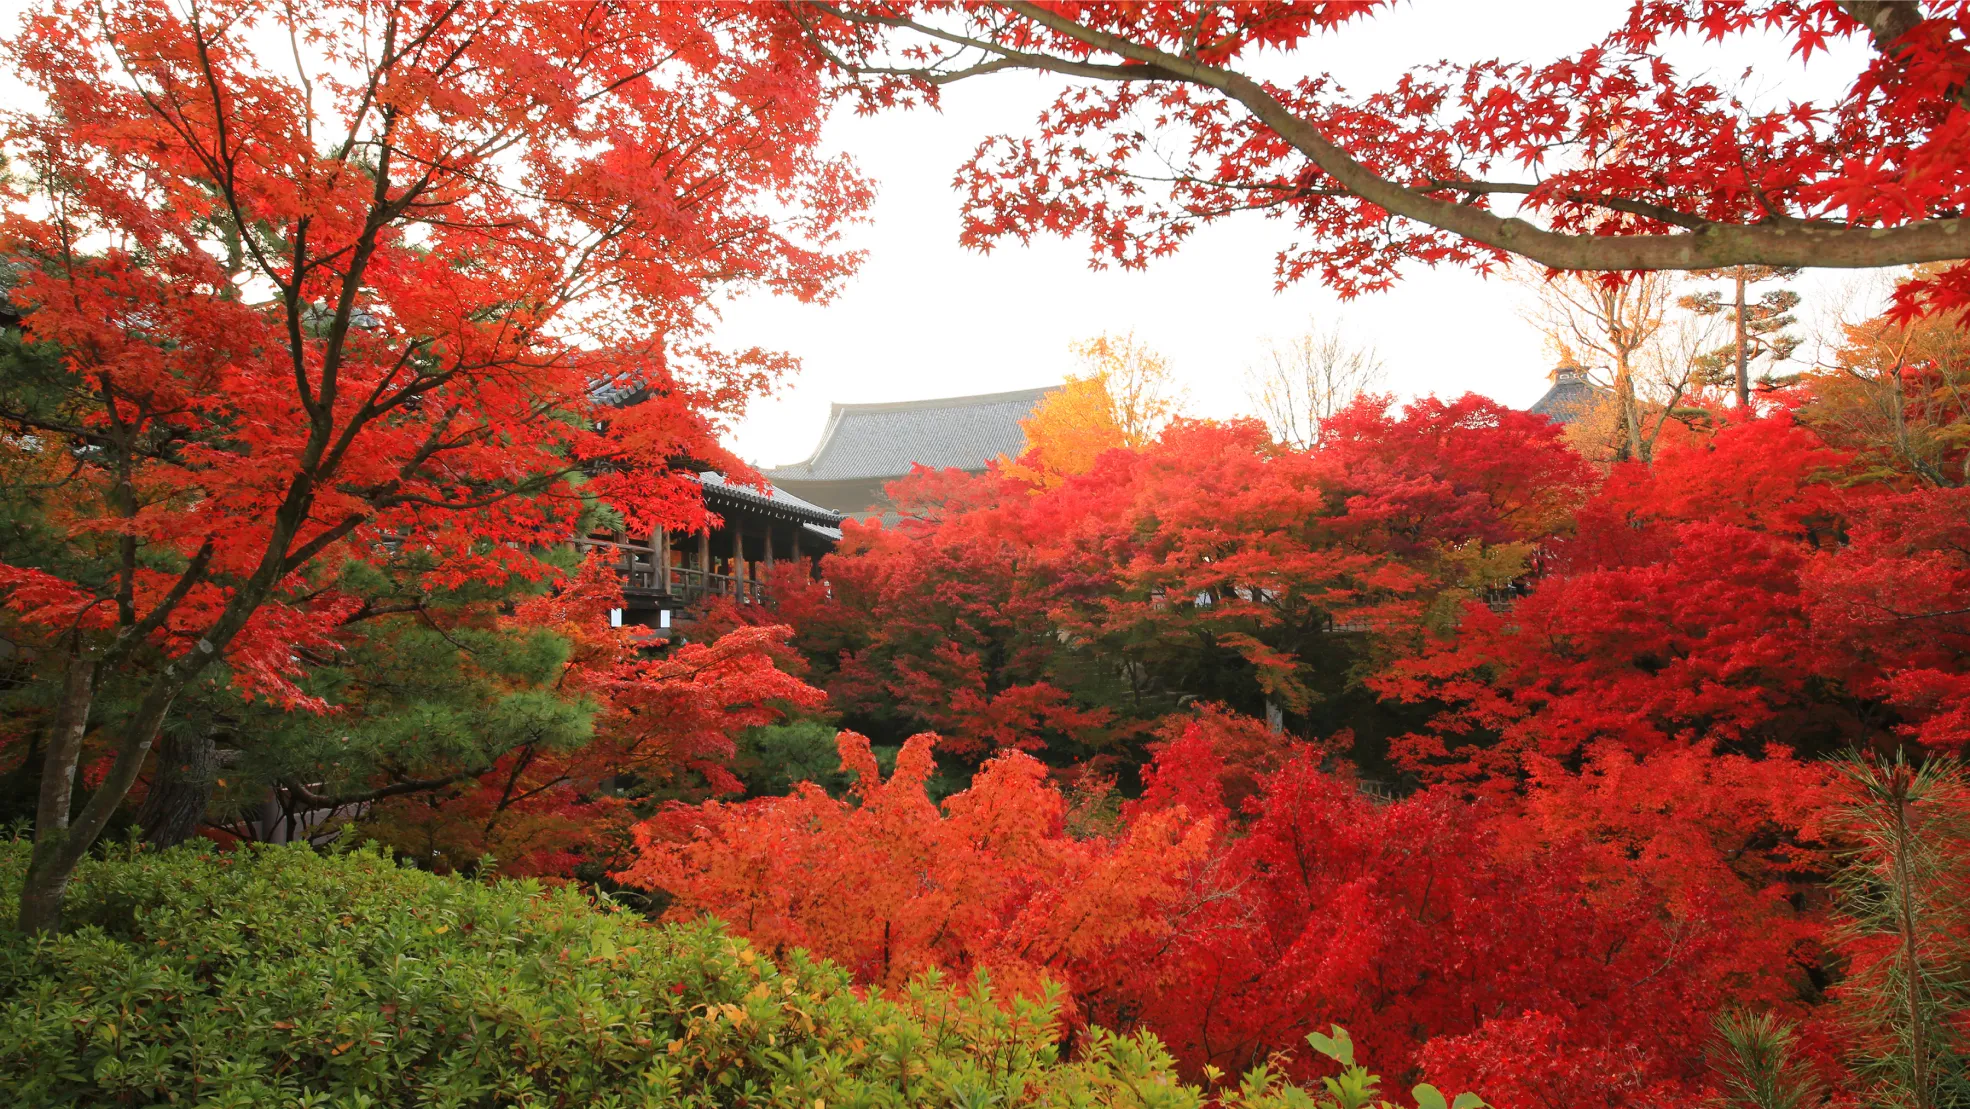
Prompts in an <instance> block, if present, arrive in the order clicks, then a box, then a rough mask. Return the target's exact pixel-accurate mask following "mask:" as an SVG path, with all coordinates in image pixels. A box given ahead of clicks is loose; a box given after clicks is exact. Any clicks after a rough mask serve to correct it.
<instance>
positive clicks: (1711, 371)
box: [1676, 266, 1799, 408]
mask: <svg viewBox="0 0 1970 1109" xmlns="http://www.w3.org/2000/svg"><path fill="white" fill-rule="evenodd" d="M1696 276H1698V277H1704V278H1714V279H1720V280H1724V281H1729V282H1730V283H1731V285H1732V287H1733V288H1734V289H1735V291H1736V296H1735V297H1734V298H1733V299H1732V301H1731V302H1730V303H1728V304H1726V303H1725V302H1724V298H1723V294H1721V293H1718V292H1714V291H1713V292H1707V293H1691V294H1690V295H1688V296H1684V297H1681V298H1679V299H1678V300H1677V302H1676V303H1677V304H1679V305H1681V306H1682V307H1683V308H1685V309H1687V310H1689V311H1691V312H1694V313H1696V314H1697V315H1699V316H1714V315H1718V314H1720V313H1721V314H1723V315H1724V318H1725V319H1727V320H1729V321H1730V323H1731V327H1732V330H1733V332H1734V334H1733V336H1732V338H1731V341H1730V342H1728V343H1725V344H1724V345H1723V346H1721V347H1718V348H1717V349H1716V350H1714V351H1712V352H1711V353H1709V354H1707V355H1704V356H1703V357H1702V358H1700V359H1698V360H1697V370H1698V376H1699V380H1702V381H1704V382H1705V383H1706V384H1712V385H1722V384H1734V385H1735V386H1736V389H1737V404H1738V407H1739V408H1748V407H1750V405H1751V363H1752V362H1754V361H1756V360H1757V359H1760V358H1764V359H1768V360H1769V361H1770V362H1773V363H1777V362H1783V361H1785V360H1786V359H1787V358H1790V357H1792V352H1793V351H1794V350H1797V349H1798V347H1799V340H1798V339H1797V338H1796V337H1794V336H1791V335H1788V334H1786V333H1785V329H1786V328H1788V327H1791V326H1792V325H1793V324H1794V323H1797V322H1798V320H1797V318H1796V317H1794V316H1793V315H1791V312H1792V310H1793V309H1794V308H1797V307H1798V306H1799V294H1798V293H1795V292H1793V291H1792V290H1791V289H1773V290H1770V291H1769V292H1767V293H1765V294H1764V295H1763V296H1760V297H1759V298H1758V299H1757V300H1756V301H1749V300H1747V299H1746V296H1747V290H1748V289H1749V287H1750V286H1752V285H1756V284H1758V283H1760V282H1764V281H1790V280H1791V279H1793V278H1795V277H1797V276H1799V269H1798V267H1796V266H1731V267H1729V268H1726V269H1719V270H1704V271H1701V272H1699V273H1698V274H1697V275H1696ZM1768 376H1769V372H1768Z"/></svg>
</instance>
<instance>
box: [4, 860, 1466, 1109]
mask: <svg viewBox="0 0 1970 1109" xmlns="http://www.w3.org/2000/svg"><path fill="white" fill-rule="evenodd" d="M26 858H27V849H26V845H25V844H20V843H0V897H3V898H4V901H3V902H0V904H4V905H5V906H6V907H7V909H8V911H9V912H11V908H12V905H13V904H14V899H15V897H16V894H17V890H18V887H19V882H20V875H21V871H22V869H23V867H24V866H25V864H26ZM68 912H69V921H70V930H69V931H67V932H65V933H64V934H63V935H61V936H59V937H55V938H46V939H29V938H27V937H25V936H22V935H20V934H18V933H15V932H12V931H10V930H8V931H4V932H0V1105H9V1106H14V1105H18V1106H94V1105H119V1106H145V1105H177V1106H214V1107H219V1106H238V1107H242V1109H244V1107H248V1106H251V1107H254V1109H262V1107H270V1106H336V1107H349V1109H355V1107H359V1106H389V1107H392V1109H395V1107H401V1106H508V1105H513V1106H653V1105H662V1106H709V1105H719V1106H735V1107H736V1106H746V1107H752V1106H787V1107H789V1109H794V1107H798V1109H845V1107H850V1106H929V1105H951V1106H987V1105H990V1106H998V1107H1006V1106H1015V1105H1046V1106H1055V1105H1058V1106H1081V1105H1086V1106H1110V1105H1113V1106H1138V1105H1139V1106H1172V1107H1175V1106H1196V1105H1198V1104H1199V1103H1200V1101H1201V1100H1202V1098H1201V1095H1200V1093H1199V1092H1198V1091H1197V1090H1195V1089H1193V1088H1190V1087H1186V1086H1184V1085H1182V1084H1181V1083H1180V1082H1178V1081H1177V1079H1176V1078H1175V1076H1174V1075H1173V1073H1172V1070H1171V1065H1170V1060H1169V1058H1168V1056H1167V1055H1166V1054H1165V1053H1164V1051H1163V1049H1162V1047H1161V1046H1160V1045H1159V1044H1158V1043H1157V1042H1156V1041H1155V1039H1154V1038H1153V1037H1149V1036H1138V1037H1120V1036H1114V1035H1109V1034H1106V1033H1099V1032H1097V1033H1095V1034H1093V1035H1092V1036H1088V1037H1083V1038H1082V1046H1081V1047H1080V1048H1079V1049H1078V1050H1077V1052H1076V1058H1075V1059H1073V1060H1072V1061H1063V1060H1062V1059H1061V1058H1060V1057H1059V1055H1058V1052H1057V1049H1056V1047H1055V1044H1054V1038H1055V1037H1054V1032H1053V1030H1052V1027H1051V1024H1052V1012H1051V1010H1050V1009H1049V1008H1048V1007H1047V1006H1045V1005H1041V1004H1020V1005H1017V1006H1015V1007H1014V1008H1013V1010H1012V1011H1010V1012H1008V1011H1006V1010H1004V1009H1003V1008H1001V1006H999V1005H998V1004H996V1003H994V1002H992V1001H991V1000H990V998H989V996H988V993H989V991H988V990H987V989H986V988H985V987H983V985H982V984H974V985H973V987H972V988H971V989H969V990H967V991H965V993H964V995H962V996H958V995H953V994H951V993H948V992H946V991H944V990H942V989H940V988H939V987H938V986H937V985H936V984H935V983H934V982H927V983H925V984H924V985H922V986H921V987H919V988H918V989H917V990H916V991H914V995H913V996H912V997H911V998H910V999H909V1000H908V1002H907V1003H906V1004H899V1003H897V1002H893V1001H890V1000H885V999H883V998H881V997H876V998H867V997H862V996H858V995H857V993H856V991H854V990H852V989H851V988H850V984H849V981H848V979H847V977H846V976H845V975H844V974H843V973H842V972H841V971H840V970H838V969H837V968H835V967H833V966H832V965H829V964H826V963H817V962H813V961H810V960H808V959H805V958H803V957H799V956H796V957H794V958H792V959H789V960H787V962H786V965H785V966H783V967H776V966H774V965H772V964H771V963H770V962H768V961H767V960H766V959H764V958H761V957H759V956H758V955H756V954H755V953H754V952H753V951H752V950H751V949H750V948H749V947H748V946H747V944H746V943H745V942H744V941H743V940H739V939H736V938H734V937H731V936H729V935H727V934H726V933H725V932H724V931H723V930H722V929H721V928H720V927H718V926H717V925H716V924H714V923H705V924H702V925H694V926H689V927H684V926H664V927H653V926H650V925H647V924H644V923H642V922H641V921H640V920H639V919H637V918H635V917H634V916H632V915H630V914H627V913H611V912H604V911H598V910H597V909H596V908H595V907H594V906H593V905H591V904H590V903H589V902H588V901H586V900H585V899H584V898H582V897H581V896H579V895H578V894H576V893H573V892H568V891H565V890H545V889H542V888H540V887H539V886H537V885H533V884H529V883H507V884H500V885H481V884H475V883H472V882H467V881H463V880H459V879H454V878H441V877H436V876H433V875H430V874H426V873H423V872H421V871H417V870H412V869H406V868H403V867H400V866H398V865H397V864H396V863H394V862H392V861H391V860H390V859H388V858H386V857H384V856H381V855H378V854H374V853H354V854H342V855H332V856H323V855H317V854H315V853H313V852H311V851H309V850H307V849H306V848H305V847H288V848H267V849H254V850H251V851H243V852H240V853H237V854H221V853H218V852H215V851H211V850H205V849H196V848H180V849H175V850H172V851H167V852H161V853H159V852H137V853H132V854H129V855H127V856H125V857H119V858H116V859H113V860H110V861H101V862H92V863H90V864H88V865H86V866H85V867H84V868H83V869H82V871H81V872H80V874H79V875H78V877H77V881H76V884H75V885H74V886H73V887H72V889H71V893H70V897H69V910H68ZM1247 1090H1248V1094H1247V1095H1245V1096H1236V1097H1234V1098H1232V1099H1231V1101H1232V1102H1235V1103H1237V1104H1240V1105H1247V1106H1250V1107H1251V1109H1261V1107H1263V1106H1278V1107H1287V1106H1315V1105H1321V1104H1328V1103H1329V1099H1327V1098H1320V1099H1318V1100H1316V1099H1313V1098H1311V1097H1309V1096H1308V1095H1307V1094H1305V1093H1303V1092H1301V1091H1299V1090H1297V1089H1292V1088H1290V1087H1286V1086H1284V1085H1281V1084H1279V1083H1277V1082H1275V1081H1273V1080H1271V1079H1269V1078H1267V1077H1266V1076H1264V1075H1255V1076H1252V1077H1251V1078H1248V1082H1247ZM1433 1092H1434V1091H1432V1093H1433ZM1343 1100H1344V1101H1352V1100H1353V1098H1351V1097H1346V1096H1344V1097H1343Z"/></svg>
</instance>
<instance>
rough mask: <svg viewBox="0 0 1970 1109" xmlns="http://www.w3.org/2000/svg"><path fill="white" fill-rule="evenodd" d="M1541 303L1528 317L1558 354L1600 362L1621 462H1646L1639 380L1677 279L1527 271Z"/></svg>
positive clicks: (1525, 277) (1524, 276) (1522, 275)
mask: <svg viewBox="0 0 1970 1109" xmlns="http://www.w3.org/2000/svg"><path fill="white" fill-rule="evenodd" d="M1517 273H1518V277H1519V280H1520V281H1521V282H1522V283H1523V284H1524V285H1525V286H1526V287H1527V288H1529V289H1531V290H1532V292H1533V293H1534V295H1535V297H1536V298H1537V299H1536V301H1535V303H1534V306H1533V308H1532V309H1531V311H1530V312H1529V314H1528V318H1529V319H1530V320H1531V322H1532V324H1533V325H1534V326H1535V327H1537V328H1538V329H1539V330H1540V331H1541V332H1542V333H1543V334H1544V335H1545V336H1546V339H1547V342H1548V343H1550V344H1551V345H1552V346H1553V348H1554V349H1555V350H1558V351H1561V352H1563V353H1564V354H1570V355H1574V356H1598V357H1599V359H1600V360H1601V361H1602V365H1603V367H1604V368H1605V369H1606V370H1607V371H1608V373H1609V376H1610V378H1611V382H1610V384H1611V385H1612V387H1613V390H1614V401H1615V404H1616V406H1617V412H1618V414H1619V419H1620V438H1621V444H1622V449H1621V457H1624V458H1633V459H1636V460H1638V461H1642V462H1646V461H1648V458H1649V453H1650V443H1649V439H1648V435H1647V433H1646V430H1645V427H1644V422H1645V421H1644V411H1643V403H1642V395H1641V391H1640V389H1639V387H1638V386H1637V383H1636V379H1637V376H1638V374H1639V372H1640V369H1641V362H1642V357H1643V352H1644V351H1645V350H1646V349H1647V348H1648V346H1649V344H1650V343H1652V342H1654V341H1655V338H1656V334H1657V333H1658V332H1660V331H1661V330H1662V325H1663V323H1664V322H1665V321H1666V319H1667V315H1668V308H1669V292H1670V284H1671V280H1672V279H1671V278H1670V277H1669V276H1668V275H1665V274H1660V273H1636V274H1628V275H1621V276H1616V275H1596V274H1575V273H1550V274H1549V273H1544V272H1540V271H1535V270H1532V269H1527V268H1521V269H1520V270H1519V271H1517Z"/></svg>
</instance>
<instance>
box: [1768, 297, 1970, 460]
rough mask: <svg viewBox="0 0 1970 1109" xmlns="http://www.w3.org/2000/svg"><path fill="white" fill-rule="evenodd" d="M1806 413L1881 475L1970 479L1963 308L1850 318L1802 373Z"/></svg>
mask: <svg viewBox="0 0 1970 1109" xmlns="http://www.w3.org/2000/svg"><path fill="white" fill-rule="evenodd" d="M1805 384H1806V386H1807V389H1808V391H1809V394H1810V398H1811V399H1810V400H1809V401H1808V402H1807V403H1806V405H1805V406H1804V407H1803V408H1802V409H1801V411H1800V417H1801V418H1802V419H1804V420H1805V421H1806V422H1808V423H1810V424H1811V425H1812V426H1813V427H1815V428H1816V429H1818V430H1819V431H1820V433H1821V434H1822V435H1825V436H1826V437H1827V439H1828V440H1830V441H1832V442H1834V443H1837V444H1839V445H1841V446H1843V447H1846V448H1848V449H1851V450H1854V451H1856V452H1858V453H1860V454H1861V456H1862V457H1864V458H1866V459H1867V460H1868V462H1869V464H1870V466H1871V467H1872V468H1874V469H1875V470H1876V471H1877V472H1879V473H1880V474H1882V475H1884V476H1885V475H1888V474H1894V475H1897V476H1903V475H1906V476H1909V477H1913V478H1914V479H1916V480H1918V481H1921V482H1923V483H1925V484H1929V485H1964V484H1970V325H1966V321H1965V318H1964V315H1963V313H1960V312H1949V313H1938V314H1936V315H1933V316H1929V317H1926V318H1923V319H1919V320H1911V321H1907V322H1903V321H1898V320H1896V319H1894V318H1893V317H1892V316H1889V315H1886V314H1883V315H1880V316H1874V317H1870V318H1860V319H1849V320H1847V321H1845V322H1843V323H1842V324H1841V325H1840V335H1839V337H1838V339H1837V340H1836V341H1835V342H1834V343H1833V344H1832V352H1831V354H1830V356H1828V357H1826V358H1824V359H1823V360H1821V361H1820V363H1819V364H1818V365H1815V366H1814V367H1813V368H1812V369H1810V370H1809V371H1807V373H1806V375H1805Z"/></svg>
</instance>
